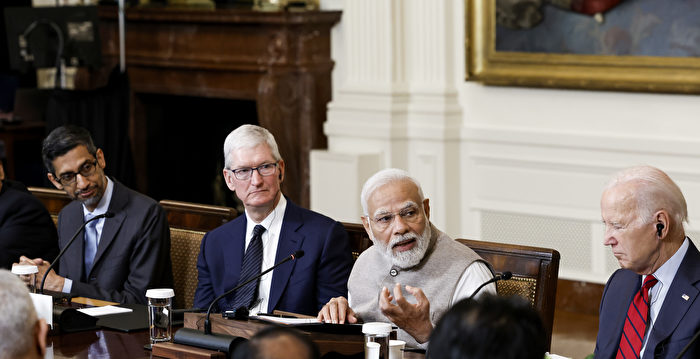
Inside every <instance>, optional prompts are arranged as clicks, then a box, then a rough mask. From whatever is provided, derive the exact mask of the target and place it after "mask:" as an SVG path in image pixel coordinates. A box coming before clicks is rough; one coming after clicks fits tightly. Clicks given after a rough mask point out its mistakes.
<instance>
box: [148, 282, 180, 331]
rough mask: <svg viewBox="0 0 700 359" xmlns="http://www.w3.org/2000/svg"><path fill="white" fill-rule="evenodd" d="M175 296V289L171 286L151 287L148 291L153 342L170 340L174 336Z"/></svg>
mask: <svg viewBox="0 0 700 359" xmlns="http://www.w3.org/2000/svg"><path fill="white" fill-rule="evenodd" d="M174 296H175V291H174V290H172V289H169V288H162V289H149V290H147V291H146V298H148V326H149V328H150V335H151V344H155V343H160V342H169V341H170V339H171V338H172V321H173V314H172V309H173V297H174Z"/></svg>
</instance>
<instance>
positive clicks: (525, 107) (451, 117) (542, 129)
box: [312, 0, 700, 283]
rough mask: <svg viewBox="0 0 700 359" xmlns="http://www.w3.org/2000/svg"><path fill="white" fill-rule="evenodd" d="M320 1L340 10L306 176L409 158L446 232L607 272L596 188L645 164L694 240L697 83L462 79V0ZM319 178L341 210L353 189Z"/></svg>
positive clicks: (573, 269)
mask: <svg viewBox="0 0 700 359" xmlns="http://www.w3.org/2000/svg"><path fill="white" fill-rule="evenodd" d="M324 2H325V0H324V1H322V4H323V3H324ZM328 6H330V7H332V8H342V9H343V19H342V21H341V23H340V24H339V26H338V27H336V29H334V32H333V55H334V57H335V61H336V63H337V65H336V70H335V72H334V74H333V81H334V98H333V101H332V102H331V103H330V104H329V112H328V122H327V123H326V124H325V127H324V129H325V133H326V135H327V136H328V141H329V142H328V143H329V148H328V151H326V152H325V153H322V152H320V153H315V154H314V155H313V156H318V157H317V158H316V160H318V159H323V160H322V161H316V162H314V163H316V164H317V166H313V167H312V178H313V179H314V181H324V179H325V180H330V179H332V178H333V176H337V172H338V171H341V169H342V172H343V175H344V176H350V177H352V178H351V179H345V181H346V182H348V183H349V184H348V186H350V187H352V188H350V190H349V192H353V191H355V192H357V191H358V190H357V187H358V186H361V183H362V182H363V181H364V179H366V177H367V176H368V175H369V174H368V173H366V172H367V169H369V168H374V167H379V168H383V167H399V168H404V169H407V170H409V172H411V173H412V174H413V175H414V176H415V177H417V178H418V179H419V180H420V181H421V182H422V183H423V187H424V192H425V193H426V195H428V196H429V197H430V198H431V208H432V216H431V217H432V219H433V221H434V222H435V223H436V224H437V225H438V227H440V228H441V229H443V230H445V231H446V232H447V233H448V234H450V235H452V236H454V237H466V238H474V239H482V240H490V241H498V242H506V243H517V244H525V245H534V246H543V247H551V248H555V249H557V250H559V251H560V252H561V254H562V261H561V266H560V268H561V269H560V276H561V277H563V278H570V279H579V280H587V281H594V282H601V283H603V282H605V280H606V279H607V277H608V276H609V274H610V273H611V272H612V271H614V270H615V269H616V268H617V267H618V264H617V261H616V260H615V258H614V257H613V256H612V255H611V254H610V249H609V248H607V247H605V246H603V244H602V242H603V231H602V225H601V223H600V209H599V199H600V195H601V189H602V187H603V186H604V184H605V183H606V182H607V181H608V179H609V177H610V175H611V174H612V173H613V172H615V171H617V170H619V169H621V168H624V167H628V166H632V165H637V164H651V165H654V166H658V167H660V168H661V169H663V170H665V171H667V172H668V173H669V175H670V176H671V177H672V178H674V179H675V180H676V181H677V182H678V184H679V186H680V187H681V189H682V190H683V191H684V193H685V195H686V199H687V201H688V205H689V213H690V217H691V223H690V225H689V227H688V229H689V234H690V235H691V237H693V238H695V240H698V239H700V226H696V225H695V223H700V136H699V135H698V134H699V133H700V115H699V114H700V96H691V95H669V94H645V93H620V92H602V91H600V92H594V91H581V90H556V89H534V88H515V87H488V86H483V85H480V84H477V83H473V82H464V81H463V78H464V60H465V58H464V28H465V26H464V4H463V0H433V1H422V0H346V1H341V0H329V1H328ZM336 155H337V156H336ZM329 161H330V162H332V161H338V163H337V164H333V163H330V162H329ZM348 161H350V162H348ZM348 163H349V164H348ZM337 166H340V167H337ZM373 166H374V167H373ZM352 168H355V170H354V171H355V173H346V172H348V171H353V170H352ZM361 168H362V169H364V171H365V172H363V170H360V169H361ZM331 174H333V175H331ZM322 183H324V184H323V185H319V186H318V188H316V187H317V186H315V185H314V182H313V181H312V194H313V196H321V197H318V198H324V201H325V203H324V204H322V205H321V204H318V205H319V208H323V210H324V211H325V213H327V214H329V215H331V216H334V215H335V216H337V217H340V218H345V217H346V216H347V215H348V213H349V212H347V207H346V206H344V205H341V204H337V203H338V201H335V202H333V201H332V200H330V199H333V198H334V195H335V196H336V197H337V199H338V200H340V201H350V200H351V199H349V198H346V197H347V193H343V194H334V192H337V191H333V190H332V189H331V188H328V186H327V184H328V183H332V182H322ZM354 195H355V194H353V196H354ZM356 195H357V197H358V200H357V201H356V203H358V204H359V193H357V194H356ZM317 203H319V202H315V201H314V200H312V204H313V205H316V204H317ZM336 206H337V207H336ZM344 211H345V212H344ZM696 243H697V242H696Z"/></svg>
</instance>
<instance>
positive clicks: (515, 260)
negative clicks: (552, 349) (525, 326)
mask: <svg viewBox="0 0 700 359" xmlns="http://www.w3.org/2000/svg"><path fill="white" fill-rule="evenodd" d="M343 226H344V227H345V230H346V231H347V232H348V235H349V236H350V246H351V248H352V254H353V257H354V258H355V259H357V257H358V256H359V255H360V253H362V251H364V250H365V249H367V248H369V247H370V246H371V245H372V241H371V240H370V239H369V236H368V235H367V232H365V229H364V227H363V226H362V225H361V224H356V223H343ZM457 240H458V241H459V242H460V243H462V244H464V245H466V246H468V247H469V248H471V249H473V250H474V252H476V253H477V254H478V255H480V256H481V257H482V258H484V260H486V261H487V262H489V263H491V265H492V266H493V269H494V270H495V271H496V272H499V273H500V272H505V271H510V272H512V273H513V277H512V278H511V279H510V280H507V281H499V282H497V284H496V288H497V290H498V294H499V295H502V296H510V295H518V296H521V297H523V298H525V299H526V300H528V301H529V302H530V305H532V307H533V308H534V309H535V310H537V311H538V312H539V313H540V316H541V317H542V322H543V323H544V326H545V329H546V330H547V349H548V350H549V346H550V344H551V341H552V327H553V325H554V300H555V298H556V293H557V279H558V277H559V258H560V256H559V252H557V251H556V250H553V249H548V248H538V247H526V246H519V245H513V244H504V243H494V242H484V241H475V240H469V239H457Z"/></svg>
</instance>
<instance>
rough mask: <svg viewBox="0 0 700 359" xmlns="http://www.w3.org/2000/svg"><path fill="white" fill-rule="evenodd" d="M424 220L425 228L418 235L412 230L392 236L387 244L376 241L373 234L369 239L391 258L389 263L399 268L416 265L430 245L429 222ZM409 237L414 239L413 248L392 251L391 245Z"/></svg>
mask: <svg viewBox="0 0 700 359" xmlns="http://www.w3.org/2000/svg"><path fill="white" fill-rule="evenodd" d="M426 222H427V224H426V226H425V229H424V230H423V233H422V234H421V235H420V236H419V235H417V234H415V233H413V232H411V233H406V234H403V235H400V236H394V237H392V238H391V240H390V241H389V244H387V245H385V244H384V243H382V242H380V241H377V240H376V239H375V238H374V235H372V236H371V238H370V239H371V240H372V242H373V243H374V245H376V246H379V247H380V248H381V249H382V253H383V254H384V256H385V257H387V258H388V259H390V260H391V264H393V265H394V266H396V267H399V268H401V269H406V268H411V267H414V266H416V265H418V263H420V261H421V260H423V257H424V256H425V252H426V251H428V246H429V245H430V236H431V234H432V233H431V230H430V222H428V221H427V218H426ZM410 239H415V240H416V245H415V246H414V247H413V248H411V249H409V250H407V251H403V252H396V253H395V252H394V251H393V247H394V245H395V244H397V243H400V242H403V241H406V240H410Z"/></svg>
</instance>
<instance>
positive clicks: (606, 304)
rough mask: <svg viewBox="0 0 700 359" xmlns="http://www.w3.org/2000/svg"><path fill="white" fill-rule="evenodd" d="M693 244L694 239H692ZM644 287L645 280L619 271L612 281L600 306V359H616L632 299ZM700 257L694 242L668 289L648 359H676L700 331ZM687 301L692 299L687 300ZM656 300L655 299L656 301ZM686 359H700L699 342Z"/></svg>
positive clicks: (598, 343) (649, 344) (648, 350)
mask: <svg viewBox="0 0 700 359" xmlns="http://www.w3.org/2000/svg"><path fill="white" fill-rule="evenodd" d="M689 240H690V239H689ZM641 285H642V276H641V275H638V274H636V273H634V272H632V271H630V270H626V269H618V270H617V271H616V272H615V273H613V275H612V276H611V277H610V280H608V284H607V285H606V286H605V291H604V292H603V300H602V301H601V302H600V324H599V327H598V328H599V329H598V338H597V340H596V348H595V357H596V359H607V358H615V355H616V353H617V347H618V345H619V344H620V338H621V336H622V328H623V326H624V322H625V316H626V315H627V309H628V308H629V305H630V303H631V302H632V298H633V297H634V295H635V294H636V292H637V291H638V290H639V287H640V286H641ZM698 292H700V253H699V252H698V250H697V248H696V247H695V245H693V242H690V246H689V247H688V252H687V253H686V254H685V257H684V258H683V261H682V262H681V265H680V267H678V272H677V273H676V277H675V278H674V279H673V283H671V287H670V288H669V289H668V293H667V294H666V299H665V300H664V304H663V306H662V307H661V310H660V311H659V315H658V316H657V317H656V322H655V323H654V326H653V328H652V329H651V333H649V339H648V343H647V346H646V350H645V351H644V358H645V359H651V358H675V357H676V355H678V353H679V352H680V351H681V350H682V349H683V347H685V346H686V344H688V342H689V341H690V339H691V338H692V337H693V335H694V334H695V333H696V332H697V331H698V330H700V298H698ZM685 297H687V298H688V299H687V300H686V299H684V298H685ZM652 300H653V299H652ZM683 358H700V343H698V342H696V343H695V345H694V346H693V347H691V348H690V350H688V352H686V354H685V355H684V356H683Z"/></svg>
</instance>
